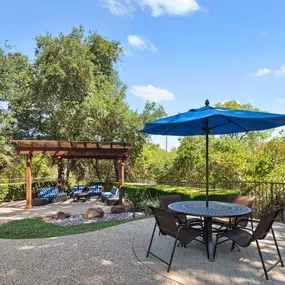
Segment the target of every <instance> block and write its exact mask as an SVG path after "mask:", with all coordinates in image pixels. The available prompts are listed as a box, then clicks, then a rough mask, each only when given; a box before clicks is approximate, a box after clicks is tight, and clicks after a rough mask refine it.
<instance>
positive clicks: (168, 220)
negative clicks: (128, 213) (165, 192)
mask: <svg viewBox="0 0 285 285" xmlns="http://www.w3.org/2000/svg"><path fill="white" fill-rule="evenodd" d="M149 208H150V209H151V211H152V213H153V215H154V217H155V220H156V223H157V226H158V227H159V229H160V232H161V234H163V235H169V236H172V237H176V233H177V229H178V228H177V225H176V223H175V221H174V218H173V216H172V214H171V213H169V212H168V211H167V210H165V209H161V208H155V207H151V206H149Z"/></svg>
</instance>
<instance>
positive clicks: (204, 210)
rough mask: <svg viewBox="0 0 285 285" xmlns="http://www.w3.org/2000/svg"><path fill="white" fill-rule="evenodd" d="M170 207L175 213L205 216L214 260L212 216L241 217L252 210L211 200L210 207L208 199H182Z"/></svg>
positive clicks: (210, 249) (210, 251)
mask: <svg viewBox="0 0 285 285" xmlns="http://www.w3.org/2000/svg"><path fill="white" fill-rule="evenodd" d="M168 208H169V210H170V211H172V212H175V213H179V214H185V215H191V216H198V217H204V238H205V243H206V249H207V255H208V259H209V260H210V261H214V246H213V232H212V218H213V217H215V218H218V217H219V218H222V217H223V218H232V217H240V216H244V215H249V214H250V213H251V212H252V210H251V209H250V208H248V207H246V206H242V205H238V204H234V203H226V202H214V201H209V207H206V201H182V202H175V203H172V204H170V205H169V206H168Z"/></svg>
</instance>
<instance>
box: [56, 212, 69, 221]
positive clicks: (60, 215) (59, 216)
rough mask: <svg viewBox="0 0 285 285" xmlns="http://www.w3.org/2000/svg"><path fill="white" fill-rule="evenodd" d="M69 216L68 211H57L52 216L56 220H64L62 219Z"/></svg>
mask: <svg viewBox="0 0 285 285" xmlns="http://www.w3.org/2000/svg"><path fill="white" fill-rule="evenodd" d="M69 217H70V213H68V212H58V213H57V214H56V215H55V217H54V218H55V219H57V220H64V219H67V218H69Z"/></svg>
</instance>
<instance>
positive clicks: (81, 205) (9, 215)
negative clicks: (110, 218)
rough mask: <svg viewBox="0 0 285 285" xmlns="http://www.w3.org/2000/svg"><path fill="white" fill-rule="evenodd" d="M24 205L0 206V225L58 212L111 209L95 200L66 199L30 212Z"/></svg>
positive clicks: (18, 203)
mask: <svg viewBox="0 0 285 285" xmlns="http://www.w3.org/2000/svg"><path fill="white" fill-rule="evenodd" d="M25 205H26V201H25V200H22V201H14V202H8V203H2V204H0V223H5V222H8V221H11V220H19V219H23V218H31V217H45V216H47V215H52V214H56V213H57V212H59V211H66V212H72V213H78V214H85V212H86V210H87V209H88V208H93V207H100V208H102V209H103V211H104V212H110V209H111V206H106V204H104V203H101V202H100V201H97V199H96V198H92V199H91V200H90V201H86V202H83V201H78V202H74V201H73V199H68V200H66V201H63V202H59V203H51V204H47V205H44V206H35V207H33V208H32V209H30V210H25Z"/></svg>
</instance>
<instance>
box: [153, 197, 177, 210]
mask: <svg viewBox="0 0 285 285" xmlns="http://www.w3.org/2000/svg"><path fill="white" fill-rule="evenodd" d="M158 198H159V202H160V207H161V208H162V209H166V210H167V209H168V205H169V204H171V203H175V202H180V201H182V197H181V196H180V195H178V194H177V195H163V196H159V197H158Z"/></svg>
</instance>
